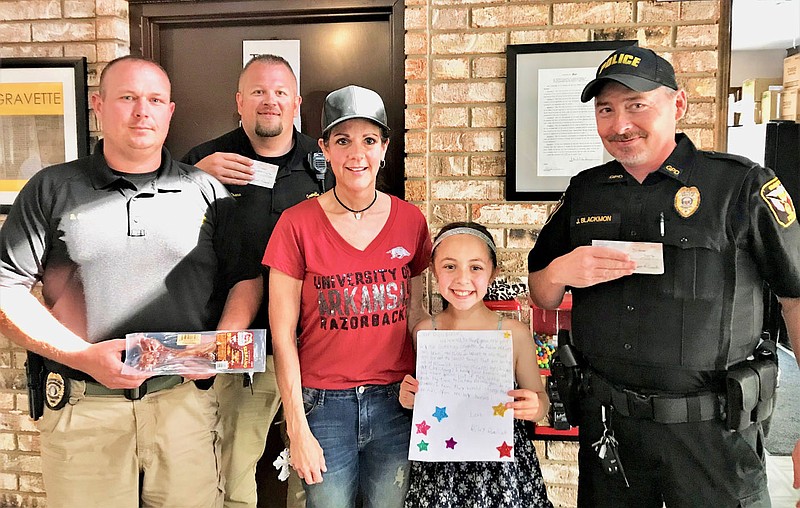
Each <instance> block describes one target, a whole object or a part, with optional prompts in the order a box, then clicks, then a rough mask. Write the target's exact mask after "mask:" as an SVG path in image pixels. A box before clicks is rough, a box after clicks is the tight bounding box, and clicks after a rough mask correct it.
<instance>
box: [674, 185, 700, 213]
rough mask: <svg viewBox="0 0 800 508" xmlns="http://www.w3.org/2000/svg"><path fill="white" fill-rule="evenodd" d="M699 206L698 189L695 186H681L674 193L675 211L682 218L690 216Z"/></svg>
mask: <svg viewBox="0 0 800 508" xmlns="http://www.w3.org/2000/svg"><path fill="white" fill-rule="evenodd" d="M698 208H700V191H699V190H698V189H697V187H694V186H692V187H681V188H680V189H678V192H676V193H675V211H676V212H678V215H680V216H681V217H683V218H684V219H688V218H689V217H691V216H692V215H693V214H694V212H696V211H697V209H698Z"/></svg>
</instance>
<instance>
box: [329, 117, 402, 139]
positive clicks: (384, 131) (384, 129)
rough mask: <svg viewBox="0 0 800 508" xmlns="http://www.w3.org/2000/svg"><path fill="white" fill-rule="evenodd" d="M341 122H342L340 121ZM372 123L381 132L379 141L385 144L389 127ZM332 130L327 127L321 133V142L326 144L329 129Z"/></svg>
mask: <svg viewBox="0 0 800 508" xmlns="http://www.w3.org/2000/svg"><path fill="white" fill-rule="evenodd" d="M361 120H367V121H368V122H372V121H371V120H369V119H367V118H362V119H361ZM342 123H344V122H342ZM372 123H373V124H375V125H376V126H377V127H378V129H379V130H380V132H381V143H383V144H386V142H387V141H389V129H387V128H385V127H383V126H381V125H378V124H377V123H375V122H372ZM332 130H333V128H331V129H328V130H327V131H325V132H323V133H322V142H323V143H325V146H328V141H330V140H331V131H332Z"/></svg>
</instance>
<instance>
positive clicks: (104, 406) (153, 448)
mask: <svg viewBox="0 0 800 508" xmlns="http://www.w3.org/2000/svg"><path fill="white" fill-rule="evenodd" d="M85 387H86V384H85V383H84V382H82V381H70V388H71V396H70V400H69V403H68V404H67V405H66V406H65V407H64V408H62V409H61V410H59V411H51V410H50V409H45V412H44V416H43V417H42V419H41V420H39V423H38V427H39V430H40V432H41V450H42V475H43V477H44V486H45V490H46V492H47V506H48V507H51V508H60V507H63V508H75V507H81V508H92V507H97V508H108V507H110V506H113V507H114V508H138V507H140V506H141V507H142V508H149V507H154V508H155V507H159V508H163V507H170V508H212V507H219V506H222V482H221V475H220V470H219V460H218V459H219V454H218V450H219V437H218V426H219V419H218V414H217V397H216V393H215V391H214V389H213V388H212V389H210V390H207V391H204V390H200V389H198V388H197V387H196V386H195V384H194V383H192V382H185V383H182V384H180V385H177V386H175V387H173V388H170V389H166V390H161V391H158V392H155V393H150V394H147V395H145V396H144V397H143V398H142V399H141V400H137V401H130V400H127V399H126V398H124V397H122V396H86V395H85ZM140 495H141V498H140ZM140 499H141V501H140Z"/></svg>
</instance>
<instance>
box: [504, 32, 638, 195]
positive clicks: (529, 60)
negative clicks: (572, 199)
mask: <svg viewBox="0 0 800 508" xmlns="http://www.w3.org/2000/svg"><path fill="white" fill-rule="evenodd" d="M636 44H637V42H636V41H631V40H622V41H601V42H560V43H550V44H517V45H509V46H508V48H507V50H506V58H507V68H508V78H507V81H506V112H507V127H506V186H505V187H506V199H507V200H508V201H556V200H558V198H559V196H561V193H563V192H564V189H566V188H567V185H568V184H569V179H570V178H571V177H572V176H574V175H575V174H577V173H578V172H580V171H582V170H584V169H587V168H590V167H593V166H597V165H599V164H602V163H603V162H607V161H609V160H611V156H610V155H609V154H608V152H606V151H605V149H603V144H602V142H601V141H600V137H599V136H598V135H597V130H596V127H595V120H594V106H593V103H592V102H588V103H585V104H584V103H582V102H581V100H580V95H581V91H582V90H583V87H584V86H585V85H586V84H587V83H588V82H589V81H591V80H592V79H594V77H595V72H596V71H597V67H598V66H599V65H600V64H601V63H602V62H603V59H604V58H606V57H607V56H608V55H610V54H611V53H612V52H613V51H614V50H616V49H618V48H621V47H624V46H631V45H636Z"/></svg>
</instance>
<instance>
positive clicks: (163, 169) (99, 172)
mask: <svg viewBox="0 0 800 508" xmlns="http://www.w3.org/2000/svg"><path fill="white" fill-rule="evenodd" d="M180 177H181V172H180V169H179V168H178V165H177V163H175V161H173V160H172V156H171V155H170V153H169V150H167V149H166V148H165V147H163V146H162V147H161V166H160V167H159V168H158V173H157V175H156V179H155V182H154V185H155V187H156V189H157V190H158V191H163V192H170V191H180V190H181V186H180ZM89 178H90V179H91V182H92V186H93V187H94V188H95V189H104V188H108V187H112V186H115V185H117V182H119V181H120V180H124V177H122V176H119V175H116V174H114V172H113V171H112V170H111V168H110V167H109V166H108V163H107V162H106V158H105V156H104V155H103V140H102V139H101V140H100V141H98V142H97V146H95V149H94V152H93V153H92V159H91V168H90V174H89Z"/></svg>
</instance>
